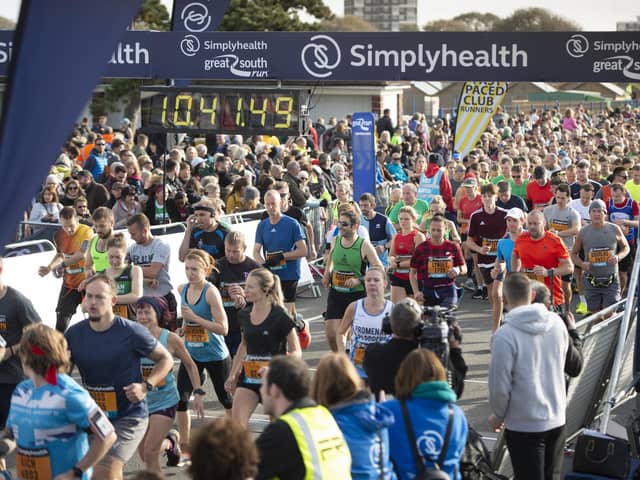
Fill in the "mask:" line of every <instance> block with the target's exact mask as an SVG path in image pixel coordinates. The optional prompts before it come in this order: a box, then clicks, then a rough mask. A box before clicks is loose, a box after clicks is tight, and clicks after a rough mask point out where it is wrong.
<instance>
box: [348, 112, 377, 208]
mask: <svg viewBox="0 0 640 480" xmlns="http://www.w3.org/2000/svg"><path fill="white" fill-rule="evenodd" d="M374 132H375V122H374V118H373V113H371V112H357V113H354V114H353V116H352V121H351V151H352V154H353V198H354V199H355V201H356V202H357V201H358V199H359V198H360V195H362V194H363V193H365V192H369V193H371V194H372V195H374V196H375V194H376V149H375V137H374Z"/></svg>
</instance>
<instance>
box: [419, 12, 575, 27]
mask: <svg viewBox="0 0 640 480" xmlns="http://www.w3.org/2000/svg"><path fill="white" fill-rule="evenodd" d="M423 29H424V30H425V31H427V32H558V31H575V30H582V28H581V27H580V26H579V25H578V24H576V23H574V22H572V21H570V20H567V19H566V18H564V17H561V16H560V15H555V14H553V13H551V12H549V11H548V10H546V9H544V8H521V9H519V10H516V11H515V12H513V13H512V14H511V15H509V16H508V17H506V18H500V17H498V16H497V15H494V14H493V13H479V12H468V13H463V14H461V15H457V16H455V17H453V18H452V19H451V20H447V19H439V20H433V21H431V22H429V23H427V24H426V25H425V26H424V27H423Z"/></svg>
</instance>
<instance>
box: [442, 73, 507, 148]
mask: <svg viewBox="0 0 640 480" xmlns="http://www.w3.org/2000/svg"><path fill="white" fill-rule="evenodd" d="M506 93H507V82H465V83H464V85H463V87H462V92H461V93H460V100H459V101H458V114H457V117H456V134H455V142H454V146H453V150H454V151H456V152H460V156H461V157H464V156H465V155H466V154H467V153H469V151H470V150H472V149H473V148H474V147H475V146H476V143H477V142H478V140H479V139H480V135H482V134H483V133H484V131H485V129H486V128H487V125H488V124H489V120H491V118H492V117H493V115H494V114H495V113H496V109H497V108H498V106H499V105H500V104H501V103H502V101H503V100H504V96H505V94H506Z"/></svg>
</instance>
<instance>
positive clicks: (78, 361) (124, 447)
mask: <svg viewBox="0 0 640 480" xmlns="http://www.w3.org/2000/svg"><path fill="white" fill-rule="evenodd" d="M115 301H116V285H115V282H114V281H113V279H111V278H109V277H108V276H106V275H104V274H96V275H94V276H93V277H91V278H90V279H89V280H88V281H87V284H86V286H85V297H84V305H85V308H86V310H87V313H88V315H89V318H88V319H87V320H83V321H81V322H79V323H76V324H75V325H73V326H72V327H71V328H69V330H68V331H67V332H66V338H67V341H68V343H69V350H70V351H71V361H72V363H73V364H75V365H76V366H77V367H78V369H79V370H80V375H81V376H82V381H83V383H84V385H85V388H86V389H87V390H88V391H89V394H90V395H91V396H92V398H93V399H94V400H95V401H96V403H97V404H98V405H99V406H100V408H102V410H103V411H104V412H105V413H106V414H107V416H108V417H109V420H111V422H112V423H113V426H114V427H115V430H116V435H117V437H118V438H117V440H116V442H115V444H114V445H113V447H111V450H109V453H108V454H107V455H106V456H105V457H104V458H103V459H102V461H101V462H100V463H99V464H98V465H97V466H96V467H95V472H94V475H95V477H96V478H108V479H115V480H121V479H122V470H123V467H124V464H125V463H127V462H128V461H129V459H130V458H131V457H132V456H133V454H134V453H135V452H136V448H137V447H138V444H139V443H140V440H141V439H142V437H143V436H144V433H145V431H146V430H147V423H148V418H147V417H148V414H149V413H148V408H147V402H146V399H145V397H146V395H147V393H148V392H150V391H152V390H153V389H154V388H155V386H156V385H158V384H159V383H160V382H161V381H162V379H164V377H165V376H166V375H167V373H169V371H170V370H171V367H172V366H173V360H172V358H171V355H170V354H169V352H167V350H166V349H165V348H164V347H163V346H162V345H160V344H159V343H158V342H157V340H156V339H155V338H153V337H152V336H151V334H150V333H149V331H148V330H147V329H145V328H144V327H142V326H141V325H138V324H136V323H134V322H131V321H129V320H127V319H124V318H122V317H119V316H116V315H114V313H113V310H112V305H113V304H115ZM144 357H148V358H150V359H151V360H153V361H154V362H155V366H154V367H153V369H152V370H151V372H150V373H149V375H148V376H147V379H146V380H144V378H143V377H142V365H141V363H142V359H143V358H144Z"/></svg>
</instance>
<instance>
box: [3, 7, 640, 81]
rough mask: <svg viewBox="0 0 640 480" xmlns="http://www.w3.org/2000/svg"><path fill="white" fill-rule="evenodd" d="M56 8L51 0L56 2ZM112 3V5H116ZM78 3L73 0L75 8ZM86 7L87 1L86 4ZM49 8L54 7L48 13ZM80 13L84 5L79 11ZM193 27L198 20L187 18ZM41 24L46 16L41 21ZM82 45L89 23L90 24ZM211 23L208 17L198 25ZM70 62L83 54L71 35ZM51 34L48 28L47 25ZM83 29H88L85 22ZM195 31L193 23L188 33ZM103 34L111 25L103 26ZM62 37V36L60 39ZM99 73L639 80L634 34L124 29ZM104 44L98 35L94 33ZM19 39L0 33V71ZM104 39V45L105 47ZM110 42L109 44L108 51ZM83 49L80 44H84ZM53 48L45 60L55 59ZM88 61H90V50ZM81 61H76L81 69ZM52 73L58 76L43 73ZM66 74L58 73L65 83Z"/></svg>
mask: <svg viewBox="0 0 640 480" xmlns="http://www.w3.org/2000/svg"><path fill="white" fill-rule="evenodd" d="M54 3H55V5H58V2H54ZM117 3H119V2H117ZM75 4H76V2H74V5H75ZM89 4H91V5H93V4H94V2H93V1H91V2H89ZM51 8H53V7H51ZM82 9H83V10H84V4H83V5H82ZM186 18H189V19H192V20H193V23H194V24H196V23H197V22H196V19H197V20H202V18H203V17H202V16H198V15H186V14H185V19H186ZM43 22H44V20H43ZM88 23H89V25H87V26H86V31H88V33H87V36H86V37H85V38H86V39H88V43H89V44H91V41H90V40H91V37H92V36H95V35H96V29H95V28H93V27H94V26H95V25H96V18H93V19H91V21H88ZM207 23H208V22H207V21H206V20H205V21H204V25H206V24H207ZM80 27H81V26H79V25H75V24H74V28H73V30H74V32H69V33H68V35H71V36H73V37H74V38H76V43H75V44H74V45H73V48H72V49H70V50H68V51H69V52H73V55H74V58H82V62H85V61H87V58H86V57H80V56H79V55H78V53H79V51H80V50H84V45H81V44H82V43H83V42H84V40H85V38H83V37H80V36H76V31H78V28H80ZM50 28H53V27H50ZM82 28H83V29H84V28H85V26H84V25H83V26H82ZM192 28H197V27H192ZM108 29H109V36H111V35H115V33H114V32H117V31H118V30H117V29H114V28H112V24H111V23H110V24H109V28H108ZM59 34H60V35H62V34H63V32H60V33H59ZM117 36H118V37H119V40H120V43H118V44H117V45H116V42H114V43H113V44H111V43H110V44H109V45H110V46H111V47H112V50H111V51H112V55H111V56H109V55H107V56H106V62H107V65H106V69H105V70H104V75H103V76H104V77H132V78H159V79H166V78H187V79H191V80H196V79H206V80H233V79H236V80H237V79H244V80H249V79H250V80H288V81H291V80H301V81H317V80H324V81H362V80H364V79H371V80H377V81H394V80H402V81H406V80H419V81H429V80H448V81H485V82H486V81H501V82H507V81H509V82H510V81H527V82H530V81H540V82H570V81H580V82H623V83H628V82H634V81H635V82H637V81H640V39H638V35H637V32H580V33H573V32H543V33H484V32H483V33H473V32H455V33H454V32H436V33H432V32H406V33H396V32H394V33H382V32H373V33H362V32H358V33H344V32H342V33H318V32H203V33H199V32H195V33H193V32H184V31H182V32H180V31H176V32H126V33H124V34H122V33H121V34H119V35H117ZM100 38H101V39H105V38H106V37H105V32H100ZM21 41H24V40H21V39H18V38H16V39H13V32H11V31H0V75H6V74H7V65H8V63H7V62H8V59H9V57H10V54H11V49H12V47H13V50H14V51H15V50H16V49H17V48H19V43H20V42H21ZM105 44H106V42H105V43H104V44H102V45H105ZM113 45H115V48H113ZM81 47H82V48H81ZM60 52H61V51H60V50H58V51H57V52H56V53H57V54H58V57H56V56H53V57H52V62H53V61H55V59H56V58H59V55H60ZM89 57H91V59H92V60H93V59H94V58H95V57H94V55H93V54H92V53H90V54H89ZM82 62H68V63H74V64H75V65H72V67H73V68H74V69H81V68H82V65H77V64H78V63H82ZM50 71H56V70H50ZM66 76H67V75H65V77H66Z"/></svg>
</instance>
